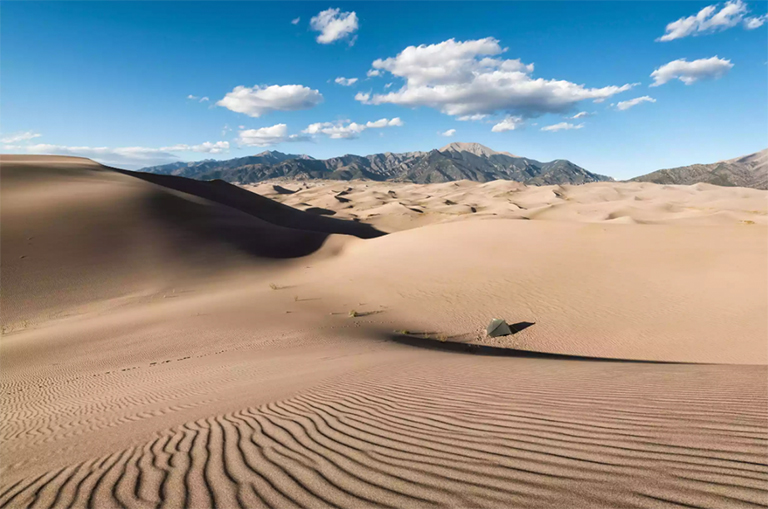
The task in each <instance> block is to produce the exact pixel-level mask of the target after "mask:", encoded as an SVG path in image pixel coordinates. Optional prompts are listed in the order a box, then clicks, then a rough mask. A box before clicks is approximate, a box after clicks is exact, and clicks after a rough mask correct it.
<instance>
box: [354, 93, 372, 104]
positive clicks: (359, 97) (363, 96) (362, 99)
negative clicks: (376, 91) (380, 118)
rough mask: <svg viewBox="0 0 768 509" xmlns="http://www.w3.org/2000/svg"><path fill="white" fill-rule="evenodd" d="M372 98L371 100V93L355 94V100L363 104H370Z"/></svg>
mask: <svg viewBox="0 0 768 509" xmlns="http://www.w3.org/2000/svg"><path fill="white" fill-rule="evenodd" d="M370 98H371V94H370V93H369V92H358V93H356V94H355V100H356V101H360V102H362V103H366V102H368V100H369V99H370Z"/></svg>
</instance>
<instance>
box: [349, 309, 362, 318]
mask: <svg viewBox="0 0 768 509" xmlns="http://www.w3.org/2000/svg"><path fill="white" fill-rule="evenodd" d="M358 316H360V313H358V312H357V311H355V310H354V309H351V310H350V311H349V317H350V318H357V317H358Z"/></svg>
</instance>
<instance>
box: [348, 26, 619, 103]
mask: <svg viewBox="0 0 768 509" xmlns="http://www.w3.org/2000/svg"><path fill="white" fill-rule="evenodd" d="M505 51H506V49H505V48H502V47H501V46H500V45H499V41H498V40H496V39H494V38H492V37H487V38H485V39H478V40H469V41H456V40H454V39H449V40H447V41H443V42H441V43H438V44H431V45H421V46H409V47H407V48H405V49H404V50H403V51H401V52H400V53H399V54H398V55H396V56H395V57H390V58H386V59H378V60H375V61H374V62H373V64H372V67H373V68H374V69H375V70H381V71H384V72H389V73H391V74H392V75H393V76H397V77H400V78H404V79H405V80H406V83H405V85H403V87H402V88H400V89H399V90H397V91H393V92H389V93H385V94H374V95H372V96H370V97H368V96H365V95H361V96H359V97H357V98H356V99H357V100H358V101H361V102H363V103H366V104H399V105H401V106H407V107H411V108H413V107H418V106H427V107H430V108H434V109H437V110H439V111H441V112H443V113H445V114H448V115H453V116H457V117H463V118H472V117H473V116H475V115H488V114H493V113H497V112H507V113H509V114H515V115H522V116H524V117H532V116H538V115H541V114H544V113H561V112H563V111H567V110H568V109H570V108H572V107H573V106H574V105H575V104H576V103H578V102H579V101H583V100H593V101H601V100H604V99H606V98H608V97H611V96H613V95H614V94H617V93H619V92H623V91H625V90H629V89H630V88H632V86H633V85H632V84H626V85H622V86H607V87H602V88H586V87H585V86H584V85H579V84H576V83H571V82H569V81H564V80H545V79H542V78H533V77H531V73H532V72H533V68H534V67H533V64H524V63H522V62H521V61H520V60H519V59H502V58H498V56H499V55H501V54H502V53H504V52H505Z"/></svg>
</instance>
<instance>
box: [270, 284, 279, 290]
mask: <svg viewBox="0 0 768 509" xmlns="http://www.w3.org/2000/svg"><path fill="white" fill-rule="evenodd" d="M269 287H270V288H272V289H273V290H279V289H280V287H279V286H277V285H276V284H275V283H269Z"/></svg>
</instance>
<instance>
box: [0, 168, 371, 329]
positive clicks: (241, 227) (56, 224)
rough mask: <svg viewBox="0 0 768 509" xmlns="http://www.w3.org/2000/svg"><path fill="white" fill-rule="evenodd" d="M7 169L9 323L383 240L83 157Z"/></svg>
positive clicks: (234, 193) (233, 191)
mask: <svg viewBox="0 0 768 509" xmlns="http://www.w3.org/2000/svg"><path fill="white" fill-rule="evenodd" d="M0 163H1V164H0V166H1V167H2V174H1V175H0V178H2V182H3V185H2V205H1V206H2V211H1V212H2V217H3V242H2V273H3V293H4V298H3V311H4V313H3V314H4V316H3V323H4V324H7V323H9V322H13V321H14V320H16V319H21V318H25V319H29V318H30V316H29V315H34V314H35V313H34V312H33V311H38V312H42V311H44V310H45V309H52V308H53V307H56V305H59V306H67V305H73V304H81V303H85V302H90V301H94V300H103V299H108V298H116V297H119V296H123V295H128V294H131V293H135V292H146V291H157V290H159V289H161V288H162V287H163V286H165V285H168V284H171V283H172V281H173V280H177V279H179V278H190V277H206V276H210V275H212V274H216V273H221V272H223V271H226V270H227V269H228V268H232V267H234V266H240V265H243V264H251V265H253V264H254V263H261V264H263V263H265V262H267V261H269V260H276V259H287V258H294V257H301V256H306V255H309V254H311V253H313V252H316V251H317V250H319V249H320V248H321V247H322V246H323V245H324V243H325V242H326V240H327V238H328V236H329V235H331V234H347V235H356V236H360V237H363V238H370V237H374V236H377V235H382V233H380V232H378V231H377V230H375V229H374V228H372V227H370V226H368V225H363V224H358V223H354V222H352V221H343V220H339V219H332V218H326V217H319V216H316V215H313V214H309V213H305V212H301V211H298V210H295V209H292V208H290V207H288V206H285V205H282V204H278V203H275V202H272V201H271V200H269V199H267V198H262V197H260V196H258V195H255V194H253V193H249V192H247V191H243V190H241V189H239V188H236V187H234V186H230V185H228V184H223V183H215V182H195V181H190V180H188V179H184V178H181V177H168V176H146V177H151V178H143V179H141V178H136V177H137V176H139V175H135V174H131V173H130V172H120V171H114V170H112V169H109V168H105V167H103V166H100V165H98V164H95V163H93V162H91V161H88V160H85V159H79V158H56V157H52V158H45V157H34V158H29V157H27V158H25V157H22V156H5V157H3V159H2V161H0ZM142 177H143V176H142ZM229 203H231V204H232V205H231V206H230V205H228V204H229ZM22 309H23V310H24V312H23V313H22Z"/></svg>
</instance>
